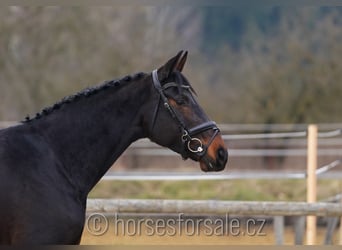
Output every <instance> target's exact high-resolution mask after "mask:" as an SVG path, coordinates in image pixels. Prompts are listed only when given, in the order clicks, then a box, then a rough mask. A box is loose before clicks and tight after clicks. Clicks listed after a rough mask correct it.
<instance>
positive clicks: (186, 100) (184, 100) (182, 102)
mask: <svg viewBox="0 0 342 250" xmlns="http://www.w3.org/2000/svg"><path fill="white" fill-rule="evenodd" d="M175 101H176V103H177V104H178V105H185V104H187V103H189V98H188V97H187V96H186V95H182V96H179V97H178V98H176V100H175Z"/></svg>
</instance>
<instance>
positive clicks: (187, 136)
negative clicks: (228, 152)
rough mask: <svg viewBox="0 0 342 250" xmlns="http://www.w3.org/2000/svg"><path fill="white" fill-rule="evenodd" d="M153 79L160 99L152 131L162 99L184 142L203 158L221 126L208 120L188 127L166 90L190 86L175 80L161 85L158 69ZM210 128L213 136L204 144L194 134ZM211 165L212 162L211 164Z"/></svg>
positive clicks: (192, 151) (154, 72)
mask: <svg viewBox="0 0 342 250" xmlns="http://www.w3.org/2000/svg"><path fill="white" fill-rule="evenodd" d="M152 79H153V85H154V87H155V89H156V90H157V91H158V94H159V100H158V103H157V106H156V109H155V111H154V114H153V120H152V128H151V131H152V130H153V127H154V124H155V121H156V118H157V113H158V109H159V103H160V100H162V102H163V106H164V107H165V108H166V109H167V111H168V112H169V113H170V115H171V117H172V118H173V119H174V120H175V121H176V122H177V124H178V127H179V129H180V130H181V132H182V137H181V139H182V142H183V144H184V145H185V146H186V148H187V149H188V151H189V152H191V153H194V154H196V155H197V156H198V157H199V159H201V158H202V157H203V156H204V155H205V154H206V152H207V150H208V148H209V146H210V145H211V143H212V142H213V140H214V139H215V137H216V135H217V134H218V133H219V132H220V130H219V128H218V127H217V125H216V123H215V122H213V121H207V122H204V123H202V124H199V125H197V126H195V127H193V128H190V129H188V128H187V126H186V125H185V124H184V122H183V120H182V119H181V118H180V117H179V115H178V113H177V112H176V111H175V110H174V109H173V107H172V106H171V105H170V103H169V100H168V99H167V97H166V96H165V94H164V91H165V90H166V89H168V88H170V87H181V88H185V89H190V86H186V85H179V84H177V83H175V82H169V83H166V84H164V86H161V83H160V81H159V79H158V72H157V70H154V71H152ZM209 129H213V130H214V133H213V135H212V137H211V138H210V140H209V142H208V144H207V145H204V144H203V142H202V141H201V140H200V139H199V138H197V137H194V135H197V134H200V133H203V132H205V131H207V130H209ZM182 157H183V158H184V159H186V158H188V156H187V155H182ZM209 166H211V164H209Z"/></svg>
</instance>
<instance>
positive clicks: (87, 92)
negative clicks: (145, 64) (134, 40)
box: [22, 72, 145, 123]
mask: <svg viewBox="0 0 342 250" xmlns="http://www.w3.org/2000/svg"><path fill="white" fill-rule="evenodd" d="M143 76H145V73H143V72H139V73H136V74H134V75H127V76H125V77H123V78H121V79H119V80H115V79H114V80H110V81H105V82H104V83H102V84H100V85H98V86H94V87H89V88H86V89H83V90H81V91H80V92H78V93H76V94H74V95H70V96H66V97H64V98H63V99H61V100H60V101H58V102H56V103H55V104H53V105H52V106H49V107H46V108H44V109H43V110H42V111H41V112H39V113H37V114H36V115H35V117H32V118H30V117H29V116H26V117H25V120H24V121H22V122H23V123H28V122H31V121H34V120H37V119H40V118H42V117H44V116H47V115H49V114H51V113H52V112H54V111H56V110H58V109H60V108H61V107H62V106H64V105H67V104H69V103H74V102H76V101H78V100H80V99H81V98H84V97H89V96H93V95H95V94H97V93H99V92H102V91H104V90H107V89H109V88H113V87H119V86H121V85H122V84H124V83H127V82H131V81H133V80H139V79H141V78H142V77H143Z"/></svg>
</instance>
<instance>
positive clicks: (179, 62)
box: [158, 50, 188, 81]
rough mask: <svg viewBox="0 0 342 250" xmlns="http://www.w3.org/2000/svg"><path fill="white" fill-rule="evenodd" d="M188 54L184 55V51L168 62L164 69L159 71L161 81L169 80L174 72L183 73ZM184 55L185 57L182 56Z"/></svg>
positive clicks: (161, 68)
mask: <svg viewBox="0 0 342 250" xmlns="http://www.w3.org/2000/svg"><path fill="white" fill-rule="evenodd" d="M187 54H188V52H185V54H184V55H183V50H181V51H179V52H178V54H177V55H176V56H174V57H172V58H171V59H170V60H168V61H167V63H165V64H164V65H163V66H162V67H160V68H159V69H158V76H159V80H160V81H162V80H164V79H166V78H168V77H169V76H170V75H171V74H172V73H173V72H174V71H176V70H178V71H182V69H183V67H184V64H185V61H186V57H187ZM182 55H183V56H182Z"/></svg>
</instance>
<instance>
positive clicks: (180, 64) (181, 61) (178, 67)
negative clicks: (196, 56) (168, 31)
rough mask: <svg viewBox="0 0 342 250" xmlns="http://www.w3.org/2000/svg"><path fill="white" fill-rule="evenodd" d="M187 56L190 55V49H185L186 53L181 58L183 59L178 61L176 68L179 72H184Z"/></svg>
mask: <svg viewBox="0 0 342 250" xmlns="http://www.w3.org/2000/svg"><path fill="white" fill-rule="evenodd" d="M187 57H188V51H185V52H184V54H183V56H182V58H181V59H180V60H179V61H178V63H177V67H176V69H177V70H178V71H179V72H182V70H183V68H184V64H185V62H186V59H187Z"/></svg>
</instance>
